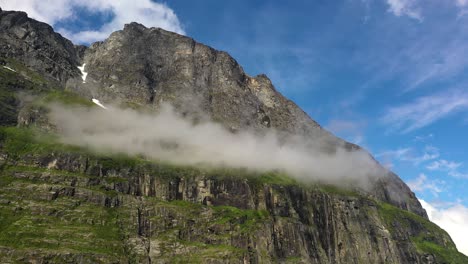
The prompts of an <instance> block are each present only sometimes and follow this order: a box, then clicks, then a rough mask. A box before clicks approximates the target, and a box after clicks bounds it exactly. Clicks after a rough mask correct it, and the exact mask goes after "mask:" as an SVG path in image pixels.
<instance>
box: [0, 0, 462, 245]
mask: <svg viewBox="0 0 468 264" xmlns="http://www.w3.org/2000/svg"><path fill="white" fill-rule="evenodd" d="M48 2H49V5H44V4H43V1H35V0H19V1H9V2H8V0H0V6H1V7H2V8H4V9H21V10H25V11H27V12H28V13H29V14H30V15H31V16H33V17H35V18H37V19H39V20H42V21H45V22H48V23H50V24H52V25H53V26H54V28H55V29H56V30H58V31H59V32H61V33H63V34H64V35H66V36H68V37H69V38H71V39H73V41H75V42H82V43H89V42H92V41H94V40H101V39H103V38H105V37H106V36H107V35H108V34H109V33H110V32H112V31H114V30H117V29H120V28H122V26H123V24H124V23H127V22H130V21H138V22H140V23H142V24H145V25H146V26H160V27H163V28H166V29H168V30H171V31H175V32H178V33H181V34H185V35H188V36H190V37H193V38H194V39H195V40H197V41H199V42H202V43H205V44H208V45H210V46H212V47H214V48H216V49H220V50H225V51H227V52H229V53H230V54H231V55H232V56H233V57H234V58H235V59H236V60H237V61H238V62H239V63H240V64H241V65H242V66H243V68H244V70H245V71H246V72H247V73H248V74H250V75H257V74H260V73H265V74H267V75H268V76H269V77H270V79H271V80H272V82H273V84H274V85H275V86H276V87H277V89H278V90H279V91H281V92H282V93H283V94H284V95H285V96H287V97H288V98H290V99H292V100H293V101H295V102H296V103H297V104H298V105H299V106H300V107H301V108H303V109H304V110H305V111H306V112H307V113H309V115H310V116H311V117H312V118H313V119H315V120H317V121H318V122H319V123H320V124H321V125H322V126H324V127H325V128H327V129H329V130H330V131H332V132H334V133H335V134H337V135H338V136H340V137H343V138H345V139H346V140H348V141H351V142H354V143H358V144H360V145H361V146H363V147H365V148H366V149H367V150H369V151H370V152H371V153H372V154H373V155H374V156H375V157H376V158H377V159H378V160H379V161H380V162H381V163H382V164H384V165H386V166H388V167H391V169H392V170H393V171H395V172H396V173H397V174H398V175H400V177H401V178H402V179H403V180H404V181H405V182H407V183H408V184H409V185H410V187H411V188H412V189H413V190H414V191H415V193H416V195H417V196H418V198H420V199H422V200H424V201H425V203H424V205H425V207H426V209H427V208H429V209H430V212H431V214H432V215H431V216H430V217H431V219H432V220H433V221H434V222H436V223H438V224H439V225H441V226H442V227H443V228H445V229H446V230H448V231H449V232H450V233H451V234H452V237H454V240H456V243H457V245H458V247H459V249H461V250H463V251H464V252H465V254H468V243H466V242H465V241H464V240H463V238H462V236H463V237H468V228H467V227H463V226H468V195H467V194H466V190H467V187H468V186H467V182H468V152H467V148H468V141H467V140H466V135H467V134H468V71H467V69H468V26H466V25H468V0H446V1H440V0H424V1H423V0H342V1H339V0H337V1H328V0H315V1H307V0H303V1H258V0H257V1H252V0H236V1H218V0H201V1H186V0H167V1H166V2H164V3H161V2H159V3H158V2H151V1H150V0H133V1H128V0H125V1H111V0H93V1H91V0H81V1H77V0H64V1H59V0H48ZM115 2H118V3H115ZM453 219H455V220H453ZM451 229H453V231H450V230H451ZM457 233H458V235H457ZM457 236H459V237H457Z"/></svg>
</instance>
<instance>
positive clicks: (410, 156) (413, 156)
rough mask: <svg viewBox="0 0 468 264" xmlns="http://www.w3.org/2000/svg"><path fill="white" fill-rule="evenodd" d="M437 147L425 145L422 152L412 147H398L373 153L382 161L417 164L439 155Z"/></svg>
mask: <svg viewBox="0 0 468 264" xmlns="http://www.w3.org/2000/svg"><path fill="white" fill-rule="evenodd" d="M439 155H440V154H439V149H438V148H436V147H433V146H426V147H425V148H424V151H422V153H419V154H418V153H417V152H416V151H415V150H414V149H413V148H399V149H396V150H387V151H384V152H381V153H378V154H377V155H375V156H376V157H377V158H380V159H382V160H384V162H387V163H391V162H393V161H395V160H396V161H404V162H410V163H412V164H413V165H415V166H417V165H419V164H421V163H423V162H426V161H431V160H434V159H437V158H438V157H439Z"/></svg>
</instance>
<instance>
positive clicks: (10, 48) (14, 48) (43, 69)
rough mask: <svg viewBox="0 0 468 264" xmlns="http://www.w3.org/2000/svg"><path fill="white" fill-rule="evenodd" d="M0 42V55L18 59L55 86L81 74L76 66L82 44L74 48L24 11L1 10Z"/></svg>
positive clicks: (79, 59)
mask: <svg viewBox="0 0 468 264" xmlns="http://www.w3.org/2000/svg"><path fill="white" fill-rule="evenodd" d="M0 43H1V45H0V57H3V58H10V59H15V60H16V61H18V62H21V63H22V64H24V65H26V66H27V67H29V68H31V69H33V70H34V71H36V72H38V73H40V74H41V75H42V76H43V77H46V78H47V79H48V80H50V81H52V82H54V83H57V84H58V85H57V86H60V85H62V86H63V85H64V84H65V83H66V81H67V80H68V79H70V78H73V77H77V76H80V71H79V70H78V69H77V66H79V65H81V63H80V61H81V58H80V54H82V53H83V52H82V50H83V47H82V46H79V47H78V48H77V47H75V46H74V45H73V43H71V41H69V40H67V39H65V38H64V37H62V36H61V35H60V34H58V33H56V32H54V30H53V29H52V27H51V26H49V25H47V24H45V23H42V22H38V21H36V20H34V19H30V18H28V16H27V14H26V13H24V12H16V11H2V10H0ZM80 51H81V52H80Z"/></svg>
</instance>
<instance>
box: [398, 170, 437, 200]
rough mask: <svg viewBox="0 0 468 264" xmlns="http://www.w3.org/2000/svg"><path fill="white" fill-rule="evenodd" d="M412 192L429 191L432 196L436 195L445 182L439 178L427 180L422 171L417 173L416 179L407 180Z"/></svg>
mask: <svg viewBox="0 0 468 264" xmlns="http://www.w3.org/2000/svg"><path fill="white" fill-rule="evenodd" d="M407 184H408V186H409V187H410V188H411V190H412V191H413V192H423V191H426V190H427V191H430V192H431V193H432V194H433V195H434V196H436V197H437V196H438V195H439V193H441V192H442V191H443V189H442V186H443V185H445V182H443V181H440V180H432V181H431V180H428V179H427V176H426V175H425V174H424V173H421V174H419V176H418V177H417V178H416V179H413V180H410V181H408V182H407Z"/></svg>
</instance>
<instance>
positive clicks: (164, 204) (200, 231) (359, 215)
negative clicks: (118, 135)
mask: <svg viewBox="0 0 468 264" xmlns="http://www.w3.org/2000/svg"><path fill="white" fill-rule="evenodd" d="M0 43H1V45H0V64H1V67H0V85H1V86H0V89H1V90H0V110H1V113H2V116H1V118H0V122H1V124H0V125H3V127H2V130H1V131H0V132H1V133H0V154H1V155H0V162H1V163H2V166H1V171H0V177H1V178H0V183H1V185H0V233H1V234H0V260H1V261H2V262H38V263H63V262H68V263H173V262H186V261H187V260H190V261H189V262H203V263H247V262H250V263H277V262H279V263H361V262H369V263H447V262H453V263H457V262H459V263H464V261H466V258H465V257H464V256H463V255H461V254H460V253H458V252H457V250H456V247H455V245H454V244H453V242H452V240H451V239H450V237H449V236H448V235H447V233H446V232H445V231H443V230H442V229H440V228H439V227H437V226H436V225H434V224H433V223H431V222H429V221H428V219H427V214H426V212H425V211H424V209H423V208H422V207H421V205H420V203H419V201H418V200H417V199H416V197H415V195H414V193H413V192H411V190H410V189H409V188H408V186H407V185H406V184H405V183H404V182H403V181H402V180H401V179H400V178H399V177H398V176H397V175H395V174H393V173H391V172H389V171H387V170H386V169H384V168H382V167H381V166H380V165H379V164H378V163H377V162H376V161H375V160H373V159H372V158H371V157H370V155H369V158H370V160H372V163H373V164H374V165H375V166H376V167H378V168H379V170H378V174H379V175H374V176H375V177H373V178H372V179H373V180H372V181H371V182H370V183H369V185H370V186H369V188H365V189H360V188H356V186H354V185H352V184H350V186H344V187H343V186H336V185H334V184H329V183H328V182H327V183H323V182H310V181H309V182H304V181H302V180H300V179H299V180H298V179H295V178H291V177H290V176H288V175H284V174H283V173H282V172H276V171H272V172H252V171H249V170H245V169H242V168H230V169H229V168H205V167H204V166H181V165H175V164H167V163H165V162H155V161H152V160H148V159H146V158H145V157H141V156H140V155H136V156H132V155H124V154H122V153H120V154H115V153H103V152H102V151H98V152H95V151H90V150H89V149H87V148H84V147H83V146H81V147H77V146H70V145H66V144H63V143H61V142H60V141H57V140H56V139H54V138H53V137H54V136H51V134H52V135H55V134H54V133H56V132H60V124H54V123H53V120H51V119H50V116H49V111H50V109H49V106H50V105H53V104H55V103H54V102H57V101H58V102H60V103H61V104H65V105H67V104H68V105H72V106H73V107H76V106H77V105H79V106H80V107H86V108H91V107H93V103H92V102H97V104H99V105H100V106H101V107H103V108H105V107H104V105H106V104H107V103H109V104H111V103H113V104H119V105H121V106H124V107H126V108H132V109H137V111H142V112H145V113H146V115H152V114H154V115H156V113H158V112H160V111H161V108H162V107H163V105H165V104H170V105H172V107H173V108H174V109H175V111H176V112H177V113H178V114H179V115H180V116H183V117H184V118H186V119H188V120H192V121H193V122H195V123H196V122H198V121H199V120H203V119H207V120H209V121H210V122H215V123H216V124H219V125H220V126H222V127H223V128H225V129H226V130H227V131H230V133H232V134H236V133H242V132H243V131H249V133H252V134H254V135H258V136H259V137H262V136H265V135H268V133H270V132H271V131H274V132H275V133H277V134H278V138H279V140H280V141H281V142H283V141H288V140H289V139H290V138H291V137H294V138H299V139H307V140H306V141H304V142H303V144H302V145H304V146H305V147H304V148H308V147H310V148H316V149H319V150H320V153H323V155H334V153H337V152H339V151H341V150H343V151H345V153H349V155H352V153H355V152H363V151H364V150H363V149H361V148H360V147H359V146H357V145H354V144H351V143H348V142H345V141H343V140H342V139H339V138H337V137H335V136H334V135H332V134H331V133H329V132H328V131H326V130H324V129H323V128H322V127H321V126H320V125H319V124H317V122H315V121H314V120H313V119H311V118H310V117H309V116H308V115H307V114H306V113H305V112H304V111H302V110H301V109H300V108H299V107H298V106H297V105H296V104H295V103H294V102H292V101H290V100H288V99H287V98H285V97H284V96H282V95H281V94H280V93H279V92H278V91H277V90H276V89H275V87H274V86H273V84H272V82H271V81H270V80H269V79H268V77H267V76H266V75H258V76H255V77H252V76H249V75H248V74H246V73H245V72H244V71H243V69H242V67H241V66H240V65H239V64H238V63H237V62H236V61H235V60H234V59H233V58H232V57H231V56H230V55H229V54H227V53H226V52H222V51H217V50H215V49H213V48H211V47H208V46H206V45H203V44H200V43H197V42H196V41H194V40H193V39H191V38H189V37H185V36H181V35H178V34H176V33H172V32H168V31H165V30H163V29H159V28H146V27H145V26H143V25H141V24H137V23H130V24H128V25H126V26H125V28H124V29H123V30H120V31H117V32H114V33H112V34H111V36H110V37H109V38H108V39H106V40H105V41H103V42H97V43H93V44H92V45H90V46H89V47H85V46H76V45H73V43H71V42H70V41H69V40H67V39H65V38H63V37H62V36H61V35H60V34H58V33H55V32H54V31H53V29H52V28H51V27H50V26H49V25H47V24H44V23H41V22H38V21H35V20H33V19H30V18H28V17H27V14H26V13H23V12H15V11H2V10H1V9H0ZM101 110H102V109H101ZM102 111H105V110H102ZM148 113H149V114H148ZM150 120H151V119H150ZM197 120H198V121H197ZM188 132H190V131H188ZM38 134H39V135H40V136H38ZM51 137H52V138H51ZM44 138H45V139H44ZM171 147H172V146H171ZM126 154H128V153H126ZM366 155H368V154H366ZM349 174H353V171H349Z"/></svg>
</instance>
